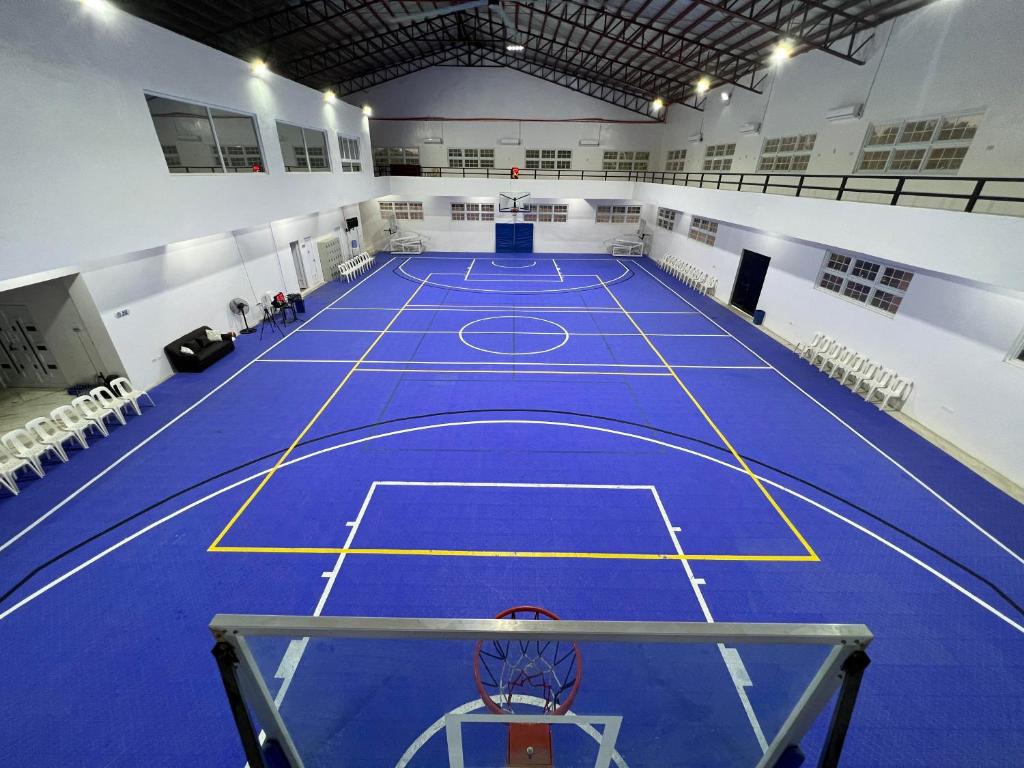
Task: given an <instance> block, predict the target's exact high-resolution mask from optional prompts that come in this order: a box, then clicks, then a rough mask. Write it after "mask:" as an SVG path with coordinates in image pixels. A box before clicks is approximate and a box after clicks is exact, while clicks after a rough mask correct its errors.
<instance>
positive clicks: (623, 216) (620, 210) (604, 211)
mask: <svg viewBox="0 0 1024 768" xmlns="http://www.w3.org/2000/svg"><path fill="white" fill-rule="evenodd" d="M594 221H595V222H596V223H597V224H639V223H640V206H639V205H599V206H597V217H596V218H595V219H594Z"/></svg>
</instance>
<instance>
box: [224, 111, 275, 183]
mask: <svg viewBox="0 0 1024 768" xmlns="http://www.w3.org/2000/svg"><path fill="white" fill-rule="evenodd" d="M210 114H212V115H213V127H214V129H215V130H216V133H217V140H218V142H220V149H221V153H222V155H223V157H224V164H225V165H226V166H227V169H228V172H229V173H260V172H261V171H263V170H265V169H266V166H265V165H264V162H263V155H262V154H261V153H260V140H259V138H258V137H257V135H256V121H255V120H253V118H252V116H251V115H243V114H240V113H238V112H229V111H227V110H225V109H215V108H211V109H210Z"/></svg>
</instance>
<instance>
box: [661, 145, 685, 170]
mask: <svg viewBox="0 0 1024 768" xmlns="http://www.w3.org/2000/svg"><path fill="white" fill-rule="evenodd" d="M687 153H688V150H686V149H670V150H669V151H668V152H667V153H666V154H665V172H666V173H679V172H680V171H685V170H686V156H687Z"/></svg>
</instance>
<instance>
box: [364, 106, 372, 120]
mask: <svg viewBox="0 0 1024 768" xmlns="http://www.w3.org/2000/svg"><path fill="white" fill-rule="evenodd" d="M363 114H364V115H366V116H367V117H372V116H373V107H371V106H370V105H369V104H363Z"/></svg>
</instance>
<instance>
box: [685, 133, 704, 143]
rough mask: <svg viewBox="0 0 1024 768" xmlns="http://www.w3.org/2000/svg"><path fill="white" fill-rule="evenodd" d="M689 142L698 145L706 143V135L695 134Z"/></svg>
mask: <svg viewBox="0 0 1024 768" xmlns="http://www.w3.org/2000/svg"><path fill="white" fill-rule="evenodd" d="M688 141H689V142H690V143H691V144H697V143H698V142H701V141H704V134H702V133H695V134H693V135H692V136H691V137H690V138H689V139H688Z"/></svg>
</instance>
